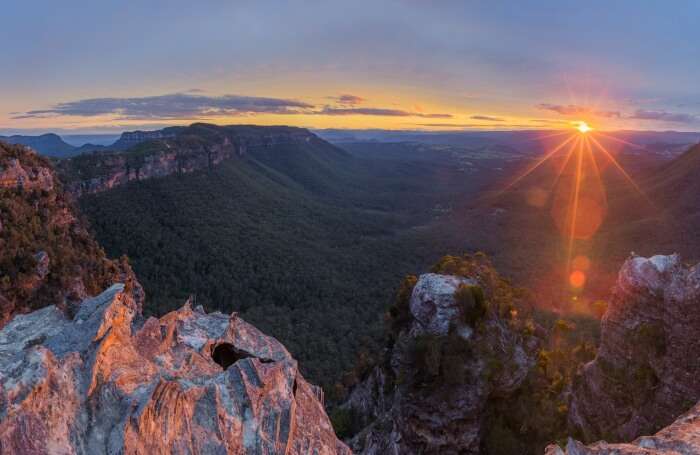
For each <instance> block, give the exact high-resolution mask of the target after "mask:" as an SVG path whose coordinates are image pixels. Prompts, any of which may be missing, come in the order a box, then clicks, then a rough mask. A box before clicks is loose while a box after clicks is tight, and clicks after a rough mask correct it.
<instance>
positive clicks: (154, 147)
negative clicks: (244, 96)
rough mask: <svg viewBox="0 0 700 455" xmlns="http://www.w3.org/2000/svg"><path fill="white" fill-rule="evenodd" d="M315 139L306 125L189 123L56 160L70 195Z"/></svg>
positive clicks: (134, 134) (135, 134)
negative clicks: (260, 149) (108, 148)
mask: <svg viewBox="0 0 700 455" xmlns="http://www.w3.org/2000/svg"><path fill="white" fill-rule="evenodd" d="M310 141H321V139H319V138H318V137H317V136H315V135H314V134H312V133H311V132H309V131H308V130H306V129H302V128H293V127H264V126H250V125H234V126H216V125H208V124H204V123H195V124H193V125H190V126H188V127H171V128H165V129H163V130H158V131H135V132H127V133H123V134H122V137H121V138H120V139H119V140H118V141H117V142H116V143H115V144H114V146H113V147H111V148H113V149H115V150H117V151H115V150H112V151H100V152H96V153H92V154H90V153H87V154H83V155H79V156H76V157H74V158H71V159H68V160H63V161H62V162H61V163H60V164H59V171H60V173H61V177H62V179H63V180H64V181H65V182H66V185H67V187H68V190H69V191H70V192H71V193H72V194H74V195H75V196H81V195H83V194H90V193H97V192H100V191H105V190H108V189H110V188H114V187H115V186H118V185H122V184H124V183H127V182H130V181H132V180H143V179H148V178H153V177H164V176H167V175H171V174H185V173H189V172H194V171H196V170H201V169H208V168H211V167H212V166H215V165H217V164H219V163H221V162H222V161H223V160H226V159H230V158H233V157H236V156H241V155H244V154H245V153H246V152H247V151H248V150H249V149H253V148H266V147H272V146H274V145H281V144H294V143H302V142H310Z"/></svg>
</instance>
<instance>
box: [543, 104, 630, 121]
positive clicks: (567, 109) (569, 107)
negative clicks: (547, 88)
mask: <svg viewBox="0 0 700 455" xmlns="http://www.w3.org/2000/svg"><path fill="white" fill-rule="evenodd" d="M537 108H538V109H544V110H546V111H552V112H556V113H558V114H561V115H586V114H588V115H595V116H596V117H605V118H620V117H622V114H621V113H620V111H601V110H596V109H593V108H591V107H589V106H581V105H577V104H551V103H540V104H538V105H537Z"/></svg>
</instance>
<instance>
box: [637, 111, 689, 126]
mask: <svg viewBox="0 0 700 455" xmlns="http://www.w3.org/2000/svg"><path fill="white" fill-rule="evenodd" d="M628 118H631V119H637V120H661V121H664V122H675V123H695V122H697V121H698V120H700V119H699V118H698V116H697V115H693V114H683V113H674V112H666V111H649V110H645V109H637V110H636V111H635V112H634V114H632V115H630V116H629V117H628Z"/></svg>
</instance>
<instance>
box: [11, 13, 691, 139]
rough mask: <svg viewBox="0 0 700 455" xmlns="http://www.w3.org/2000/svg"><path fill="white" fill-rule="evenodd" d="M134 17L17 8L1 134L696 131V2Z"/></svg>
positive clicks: (162, 14) (116, 14)
mask: <svg viewBox="0 0 700 455" xmlns="http://www.w3.org/2000/svg"><path fill="white" fill-rule="evenodd" d="M129 3H130V4H129V8H126V7H124V6H115V5H96V4H92V3H90V2H87V1H83V0H79V1H74V2H71V3H70V4H69V5H66V6H65V7H64V8H62V9H61V10H59V11H56V12H55V14H52V15H50V16H46V17H42V18H41V19H40V20H39V21H38V22H36V23H37V24H38V26H36V27H34V28H32V29H31V33H32V34H33V37H34V39H33V40H32V41H31V42H29V41H26V42H24V41H21V40H17V39H16V38H17V36H22V34H23V33H26V29H27V27H26V24H27V23H29V22H30V21H32V20H34V21H36V17H35V14H34V11H36V8H35V7H34V6H35V5H34V6H32V7H31V8H30V7H29V6H26V5H20V4H15V5H10V6H9V7H7V8H6V11H5V13H6V16H5V17H6V19H7V21H6V26H5V27H4V28H3V30H0V38H2V41H3V42H6V43H13V46H11V47H10V46H8V49H7V50H6V52H5V53H4V54H5V56H4V61H5V62H6V63H7V64H8V67H10V68H13V69H14V70H13V71H6V72H3V73H0V87H2V88H1V89H0V96H2V98H3V101H4V102H3V107H2V109H0V131H3V132H7V131H18V132H19V131H35V132H37V131H42V132H53V131H64V134H114V132H115V131H118V132H122V131H133V130H153V129H160V128H162V127H165V126H174V125H182V124H189V123H193V122H200V121H201V122H207V123H214V124H257V125H289V126H299V127H305V128H309V129H314V130H321V129H347V130H358V129H370V128H371V129H379V130H391V131H457V132H458V131H515V130H526V129H543V130H551V129H562V128H569V127H572V125H574V124H575V123H576V122H578V121H586V122H587V123H589V124H591V125H592V126H594V128H596V129H599V130H606V131H618V130H634V131H680V132H697V131H700V116H699V115H700V93H698V92H697V89H696V88H695V81H694V77H693V76H694V74H697V73H698V71H700V62H698V61H697V59H696V58H695V49H694V46H693V43H695V42H697V41H698V39H699V38H700V34H699V33H698V32H697V31H695V29H696V27H694V24H693V19H692V18H694V17H697V14H692V11H695V12H697V13H700V5H698V4H697V3H694V2H690V1H688V2H684V4H683V5H677V6H676V7H675V8H668V7H665V6H664V5H650V4H641V5H640V4H638V3H636V2H631V1H625V2H619V3H616V4H615V5H609V4H606V3H605V2H589V3H587V4H585V5H581V4H579V3H574V2H566V3H562V2H540V3H538V4H536V5H535V4H532V5H528V6H527V9H514V8H512V7H510V6H509V5H507V4H495V5H494V4H490V5H462V4H461V3H460V2H447V3H444V4H442V5H441V7H440V8H437V7H434V6H432V5H427V4H420V3H417V2H410V1H392V2H388V3H386V4H385V5H384V10H383V12H388V13H390V14H377V10H376V6H374V7H373V6H371V4H370V3H369V2H365V1H361V2H358V3H355V4H353V5H343V4H340V3H336V2H314V3H312V4H307V5H305V6H304V7H302V8H299V7H293V6H290V5H286V4H283V3H281V2H272V3H268V4H259V3H247V2H244V3H242V4H236V5H230V4H226V3H225V2H218V1H212V2H208V3H207V4H206V6H207V7H202V4H196V5H192V4H189V3H188V2H184V1H177V2H168V3H167V7H166V3H164V2H152V3H149V4H147V5H145V4H142V3H141V2H129ZM174 3H175V4H174ZM46 5H47V7H48V5H49V3H46ZM311 13H313V14H311ZM193 23H195V24H196V25H197V30H198V31H199V33H198V34H197V35H196V36H193V35H192V34H191V33H188V31H189V30H190V29H191V27H192V24H193ZM591 23H595V24H596V27H595V29H593V28H592V27H590V24H591ZM67 24H68V26H67ZM70 24H80V27H76V28H72V27H70ZM300 24H303V27H300ZM652 24H653V30H654V33H653V35H652V34H650V33H649V27H650V26H651V25H652ZM144 31H146V32H144ZM85 36H90V37H91V39H90V40H86V39H84V37H85ZM652 36H653V37H654V39H653V40H650V38H651V37H652ZM640 43H644V46H640ZM68 131H70V132H68Z"/></svg>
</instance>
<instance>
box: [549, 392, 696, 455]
mask: <svg viewBox="0 0 700 455" xmlns="http://www.w3.org/2000/svg"><path fill="white" fill-rule="evenodd" d="M698 453H700V404H698V405H696V406H695V407H693V408H692V409H691V410H690V411H688V412H686V413H685V414H683V415H681V416H680V417H678V418H677V419H676V421H675V422H673V423H672V424H671V425H669V426H668V427H666V428H664V429H663V430H661V431H659V432H658V433H656V434H655V435H653V436H641V437H639V438H637V439H635V440H634V441H632V442H630V443H621V444H610V443H607V442H605V441H600V442H596V443H595V444H591V445H589V446H585V445H584V444H582V443H580V442H578V441H576V440H574V439H571V438H569V440H568V442H567V444H566V448H565V449H562V448H561V447H559V446H557V445H550V446H549V447H547V449H546V450H545V455H686V454H687V455H694V454H698Z"/></svg>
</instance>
